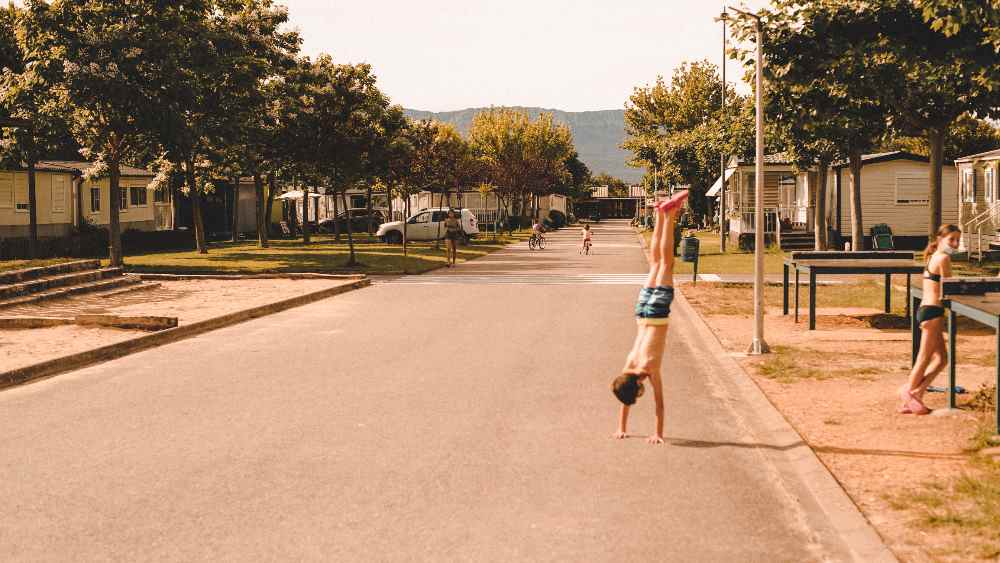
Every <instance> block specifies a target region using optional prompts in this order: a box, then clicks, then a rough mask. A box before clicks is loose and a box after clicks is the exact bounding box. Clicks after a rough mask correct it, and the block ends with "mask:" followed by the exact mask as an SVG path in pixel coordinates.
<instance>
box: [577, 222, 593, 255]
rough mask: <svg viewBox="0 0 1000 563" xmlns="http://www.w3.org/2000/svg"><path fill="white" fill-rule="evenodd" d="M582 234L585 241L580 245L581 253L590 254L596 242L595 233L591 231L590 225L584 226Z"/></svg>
mask: <svg viewBox="0 0 1000 563" xmlns="http://www.w3.org/2000/svg"><path fill="white" fill-rule="evenodd" d="M580 234H581V236H582V237H583V241H582V242H581V243H580V245H581V246H580V253H581V254H590V245H591V244H593V242H594V232H593V231H591V230H590V225H589V224H588V225H584V226H583V231H582V232H581V233H580Z"/></svg>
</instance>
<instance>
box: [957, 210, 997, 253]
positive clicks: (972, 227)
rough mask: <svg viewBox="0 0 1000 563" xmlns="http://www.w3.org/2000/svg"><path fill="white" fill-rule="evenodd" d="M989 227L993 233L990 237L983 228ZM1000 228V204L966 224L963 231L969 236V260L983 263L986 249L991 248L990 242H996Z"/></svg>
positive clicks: (984, 211)
mask: <svg viewBox="0 0 1000 563" xmlns="http://www.w3.org/2000/svg"><path fill="white" fill-rule="evenodd" d="M987 226H989V229H990V230H991V231H992V234H990V235H984V234H983V228H984V227H987ZM998 227H1000V202H993V203H991V204H990V205H989V207H987V208H986V209H984V210H983V211H982V212H981V213H980V214H978V215H976V216H974V217H972V218H971V219H969V220H968V221H966V222H965V225H964V226H963V228H962V231H963V232H964V233H966V234H967V235H968V237H967V238H966V240H967V242H968V245H969V248H968V251H969V259H970V260H971V259H973V258H975V259H976V260H978V261H979V262H982V261H983V259H984V257H985V256H986V254H985V249H987V248H989V243H990V241H992V240H994V237H995V235H996V232H997V229H998Z"/></svg>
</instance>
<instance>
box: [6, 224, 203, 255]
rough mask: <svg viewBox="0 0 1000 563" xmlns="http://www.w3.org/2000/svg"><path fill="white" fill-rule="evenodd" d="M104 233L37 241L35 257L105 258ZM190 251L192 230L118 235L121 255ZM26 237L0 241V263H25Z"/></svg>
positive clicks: (92, 230) (94, 231)
mask: <svg viewBox="0 0 1000 563" xmlns="http://www.w3.org/2000/svg"><path fill="white" fill-rule="evenodd" d="M108 240H109V239H108V231H107V230H106V229H100V228H89V229H85V230H82V231H79V232H75V233H73V234H71V235H67V236H64V237H53V238H39V239H38V252H37V256H36V258H103V257H106V256H107V255H108ZM193 248H194V232H193V231H137V230H127V231H125V232H123V233H122V249H123V250H124V252H125V254H138V253H142V252H151V251H157V250H186V249H193ZM30 258H31V256H30V253H29V252H28V238H27V237H16V238H0V260H27V259H30Z"/></svg>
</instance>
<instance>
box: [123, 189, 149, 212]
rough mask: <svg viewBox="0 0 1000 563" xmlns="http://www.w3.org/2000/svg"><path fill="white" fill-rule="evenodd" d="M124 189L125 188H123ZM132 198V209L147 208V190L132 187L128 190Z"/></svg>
mask: <svg viewBox="0 0 1000 563" xmlns="http://www.w3.org/2000/svg"><path fill="white" fill-rule="evenodd" d="M123 189H124V188H123ZM128 191H129V194H130V197H129V201H131V202H132V207H145V206H146V197H147V196H146V188H140V187H131V188H128Z"/></svg>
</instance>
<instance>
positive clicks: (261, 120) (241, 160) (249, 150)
mask: <svg viewBox="0 0 1000 563" xmlns="http://www.w3.org/2000/svg"><path fill="white" fill-rule="evenodd" d="M225 14H226V20H227V24H228V27H229V29H230V30H231V31H232V32H233V33H231V34H230V36H231V38H232V41H237V42H238V43H239V46H238V48H236V49H233V52H234V53H235V54H236V55H237V56H236V57H234V60H231V61H230V63H231V64H235V65H238V66H239V67H240V68H241V69H242V70H241V72H240V73H239V75H240V81H239V83H234V85H233V86H234V87H233V92H232V93H233V94H234V95H232V96H229V97H228V98H227V100H226V101H227V104H226V105H227V109H226V111H227V112H228V114H229V115H230V117H232V118H233V119H232V121H231V122H230V123H231V125H232V127H231V131H230V134H229V135H227V136H226V138H225V139H221V142H222V143H223V144H224V146H222V147H219V150H222V151H224V152H225V154H226V158H225V160H226V161H227V162H229V163H231V164H232V165H233V166H234V167H235V168H236V169H237V170H236V172H237V176H238V175H239V174H238V173H239V172H240V171H242V172H243V173H244V174H246V175H249V176H250V177H251V178H252V179H253V185H254V204H255V217H256V229H257V245H258V246H259V247H261V248H266V247H267V246H268V244H269V241H268V238H269V236H268V227H269V223H270V219H269V215H268V214H267V212H266V210H267V207H268V202H270V201H273V199H272V198H273V196H274V194H273V193H268V197H267V202H265V187H264V180H263V175H264V174H265V173H266V172H267V171H268V170H269V169H271V168H272V167H274V168H278V167H280V160H281V158H282V146H281V145H280V144H279V143H278V142H277V137H278V127H279V124H278V122H277V115H276V108H277V97H278V95H279V93H280V84H281V83H282V81H283V77H284V74H285V73H286V72H287V71H288V69H290V68H292V67H293V66H294V65H295V56H296V55H297V53H298V51H299V47H300V45H301V38H300V37H299V35H298V34H297V33H295V32H291V31H285V30H283V29H282V27H283V26H284V24H286V23H287V22H288V10H287V8H284V7H281V6H275V5H274V3H273V1H272V0H240V1H238V2H235V3H234V4H233V5H232V6H231V7H230V8H229V9H228V11H227V12H226V13H225ZM234 74H235V73H234ZM238 182H239V178H238V177H237V178H236V185H237V186H238ZM268 191H269V192H271V191H273V190H268ZM236 201H238V194H237V195H236ZM237 209H238V208H237V207H235V206H234V215H235V213H236V211H237ZM235 230H236V229H235V227H234V232H233V236H234V237H235V236H236V232H235ZM234 240H235V239H234Z"/></svg>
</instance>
